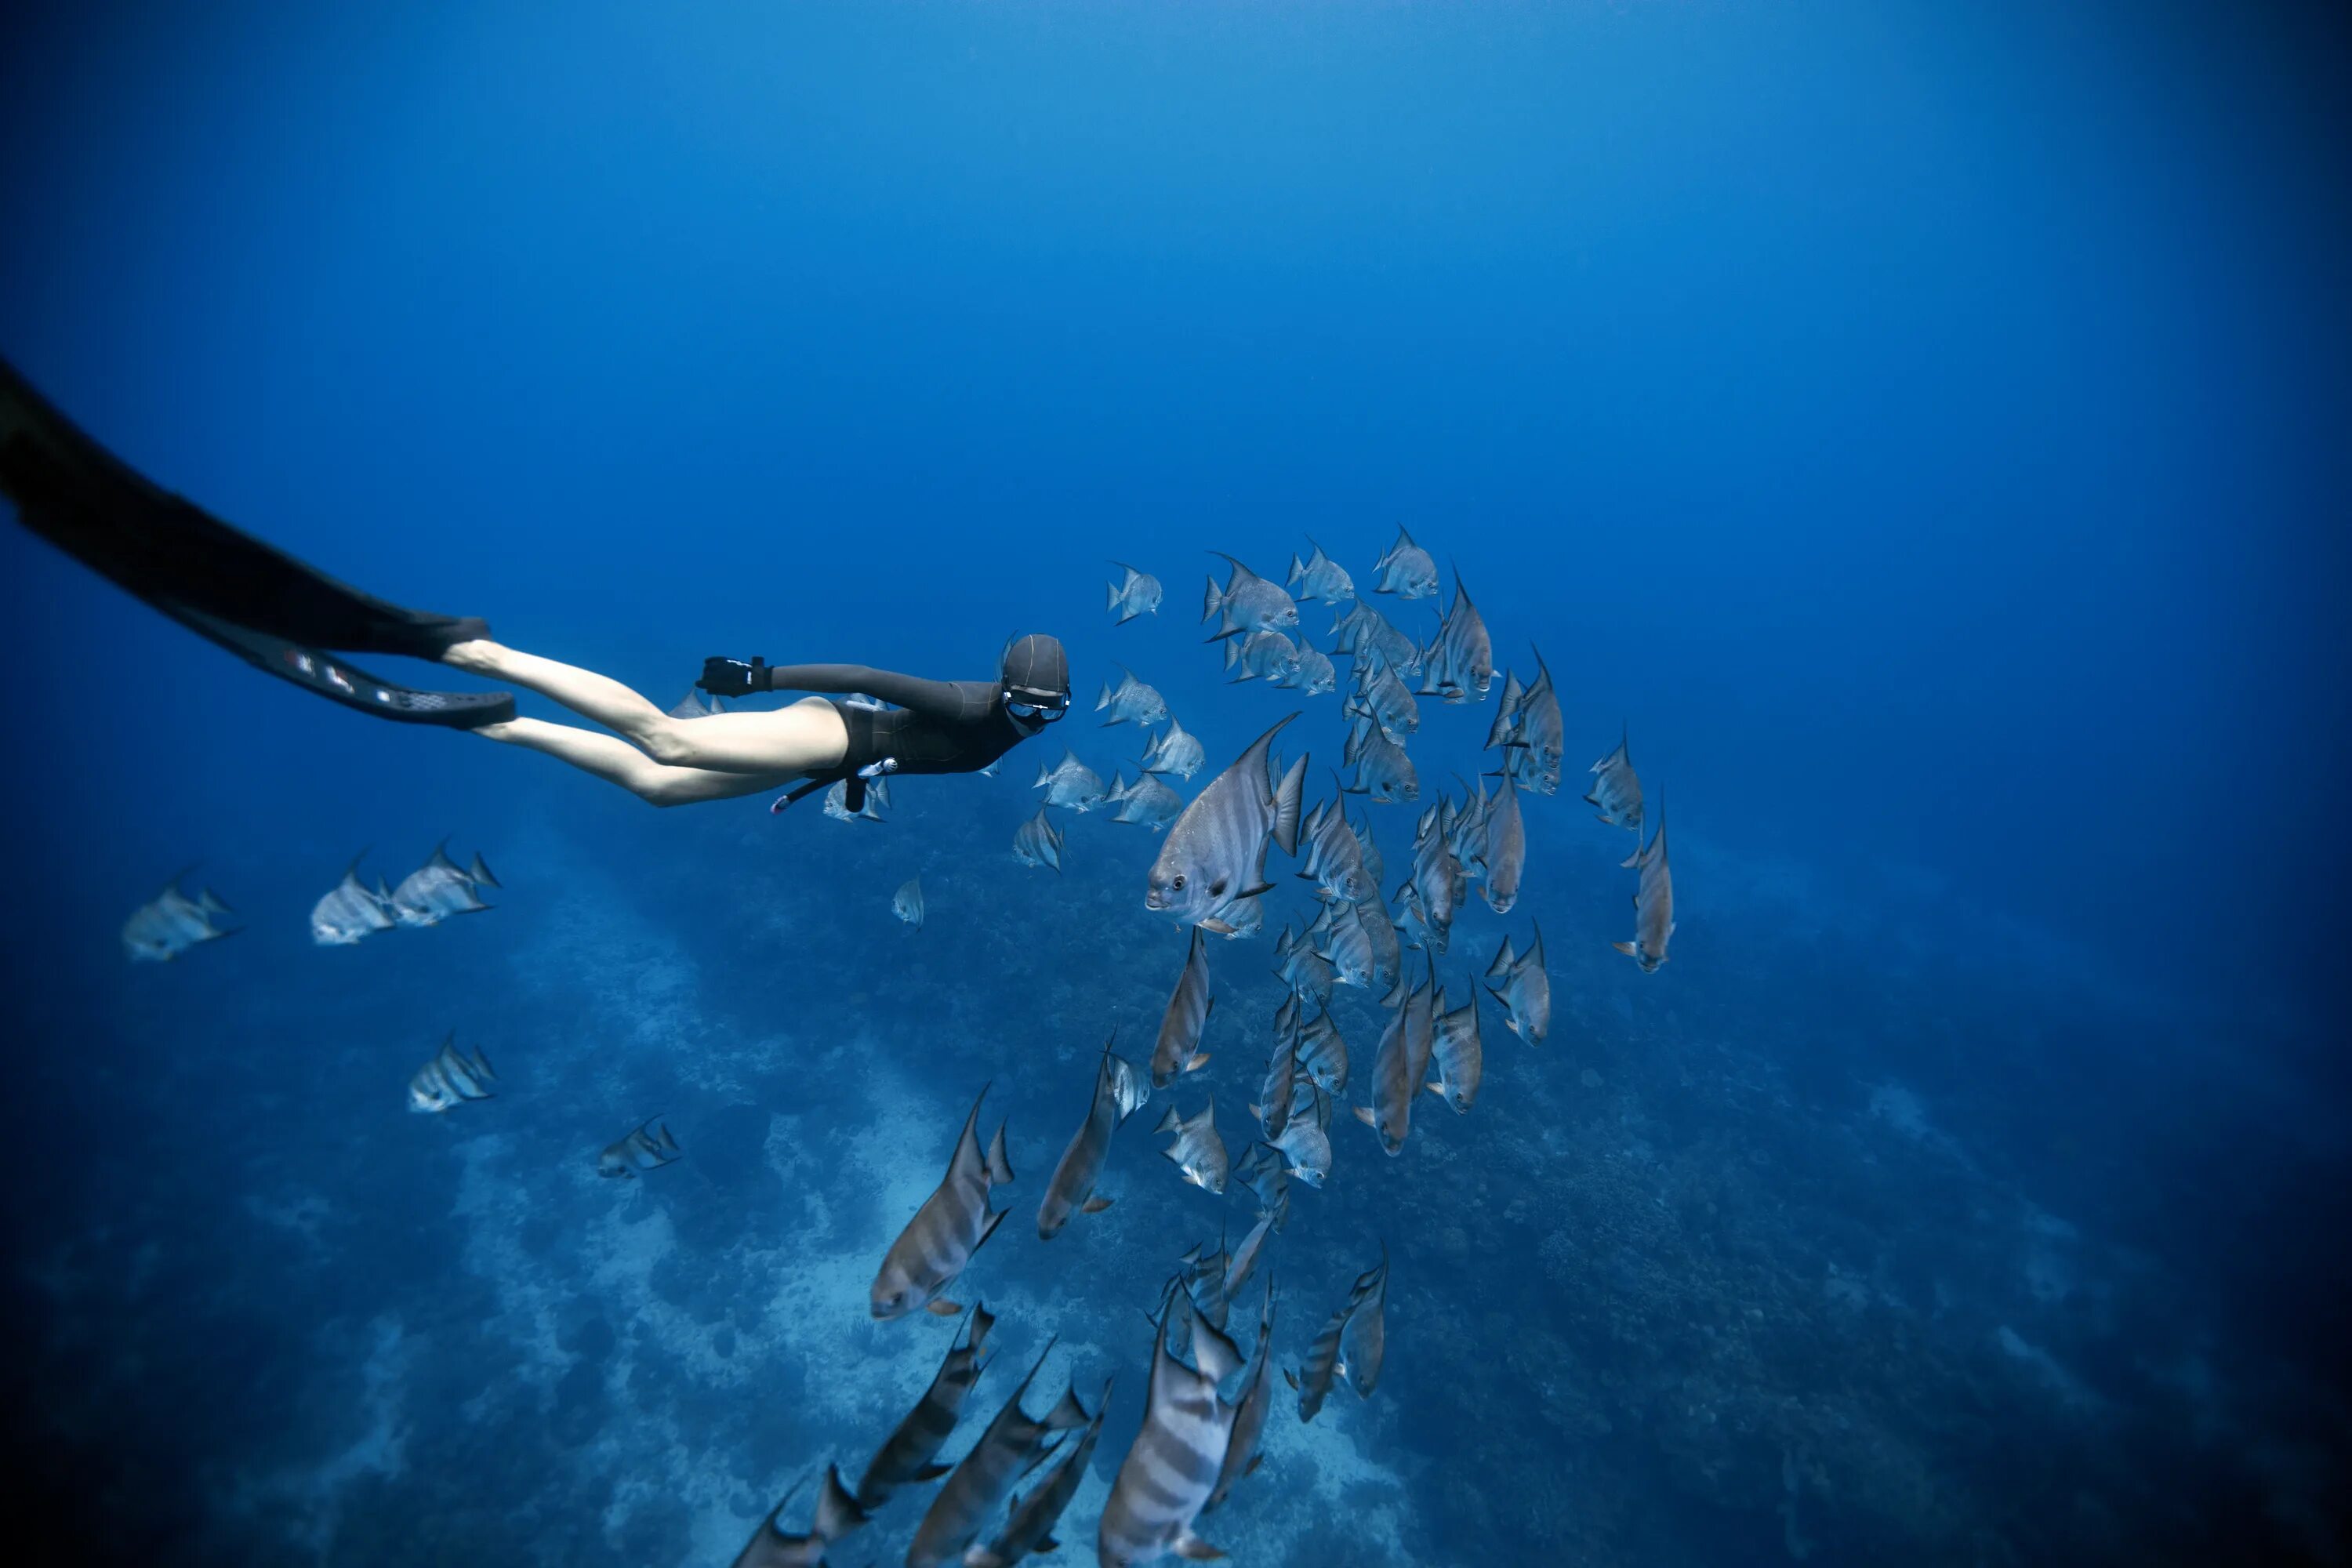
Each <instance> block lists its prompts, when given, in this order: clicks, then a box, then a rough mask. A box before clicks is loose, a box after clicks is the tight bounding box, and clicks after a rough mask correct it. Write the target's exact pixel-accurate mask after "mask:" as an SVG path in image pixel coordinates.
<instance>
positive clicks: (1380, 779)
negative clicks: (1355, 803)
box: [1339, 715, 1421, 805]
mask: <svg viewBox="0 0 2352 1568" xmlns="http://www.w3.org/2000/svg"><path fill="white" fill-rule="evenodd" d="M1342 755H1343V757H1344V759H1345V760H1346V761H1347V762H1348V763H1350V764H1352V765H1353V766H1354V768H1355V770H1356V782H1355V783H1353V784H1341V785H1340V786H1339V787H1340V789H1341V790H1343V791H1345V792H1346V793H1347V794H1349V795H1370V797H1371V798H1372V799H1374V800H1376V801H1379V802H1381V803H1382V804H1383V805H1398V804H1400V803H1410V802H1412V801H1416V800H1419V799H1420V798H1421V775H1420V774H1419V773H1415V772H1414V771H1413V766H1412V758H1411V757H1408V756H1406V755H1405V754H1404V748H1403V747H1402V746H1400V745H1398V744H1397V743H1396V742H1394V741H1391V740H1390V739H1389V738H1388V737H1387V736H1386V735H1383V734H1381V731H1380V728H1379V726H1377V725H1375V724H1374V723H1373V722H1372V721H1370V719H1367V718H1364V717H1362V716H1360V715H1359V716H1358V717H1357V719H1356V721H1355V727H1354V728H1352V729H1350V730H1349V731H1348V749H1347V751H1346V752H1344V753H1342Z"/></svg>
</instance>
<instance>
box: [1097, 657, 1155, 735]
mask: <svg viewBox="0 0 2352 1568" xmlns="http://www.w3.org/2000/svg"><path fill="white" fill-rule="evenodd" d="M1118 676H1119V679H1118V685H1117V686H1106V687H1104V688H1103V689H1102V695H1101V696H1100V697H1097V698H1096V699H1095V711H1096V712H1097V713H1100V712H1102V711H1104V710H1109V713H1110V717H1109V718H1108V719H1106V720H1104V721H1103V722H1104V723H1105V724H1106V725H1108V724H1142V725H1146V726H1149V725H1152V724H1157V723H1159V722H1160V721H1161V720H1162V719H1165V718H1167V717H1168V702H1167V700H1166V699H1165V698H1163V697H1161V696H1160V689H1159V688H1158V687H1156V686H1147V685H1145V684H1144V683H1143V682H1142V681H1140V680H1138V679H1136V678H1135V671H1133V670H1131V669H1129V668H1127V666H1125V665H1123V664H1122V665H1120V666H1119V667H1118Z"/></svg>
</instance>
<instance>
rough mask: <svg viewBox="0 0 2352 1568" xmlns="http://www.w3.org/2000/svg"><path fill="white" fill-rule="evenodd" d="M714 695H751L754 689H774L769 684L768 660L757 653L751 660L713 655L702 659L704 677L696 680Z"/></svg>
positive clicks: (698, 684)
mask: <svg viewBox="0 0 2352 1568" xmlns="http://www.w3.org/2000/svg"><path fill="white" fill-rule="evenodd" d="M695 684H696V685H697V686H699V687H700V688H702V689H704V690H705V691H708V692H709V693H710V694H711V695H712V696H713V697H749V696H750V695H751V693H752V692H754V691H767V690H770V689H772V688H770V686H769V685H768V662H767V660H765V659H763V658H760V657H759V656H758V655H757V654H754V655H753V656H752V657H751V662H749V663H748V664H747V663H745V662H744V661H743V660H742V659H740V658H718V657H717V656H715V655H714V656H713V657H711V658H706V659H704V660H703V661H702V679H700V680H698V681H696V682H695Z"/></svg>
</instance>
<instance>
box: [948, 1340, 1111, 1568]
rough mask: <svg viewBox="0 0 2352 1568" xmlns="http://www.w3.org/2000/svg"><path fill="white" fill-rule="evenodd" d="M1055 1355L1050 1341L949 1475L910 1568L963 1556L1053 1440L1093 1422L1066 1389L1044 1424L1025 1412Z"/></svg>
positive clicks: (1047, 1415) (1049, 1448) (1076, 1397)
mask: <svg viewBox="0 0 2352 1568" xmlns="http://www.w3.org/2000/svg"><path fill="white" fill-rule="evenodd" d="M1053 1353H1054V1342H1053V1341H1052V1340H1047V1341H1046V1342H1045V1350H1044V1351H1043V1352H1040V1353H1039V1355H1038V1357H1037V1363H1036V1365H1034V1366H1032V1367H1031V1368H1030V1369H1029V1375H1028V1376H1027V1377H1024V1378H1023V1379H1022V1380H1021V1386H1020V1387H1018V1388H1016V1389H1014V1390H1013V1397H1012V1398H1010V1399H1008V1400H1006V1401H1005V1402H1004V1407H1003V1409H1001V1410H999V1411H998V1412H997V1413H996V1415H995V1418H994V1419H992V1421H990V1422H989V1424H988V1429H987V1430H986V1431H984V1432H982V1434H981V1435H980V1440H979V1441H978V1442H976V1443H974V1444H972V1446H971V1451H970V1452H969V1453H967V1454H965V1455H964V1457H963V1458H961V1459H959V1460H957V1461H956V1468H954V1469H952V1470H950V1471H949V1472H948V1479H946V1480H945V1481H944V1482H942V1483H940V1490H939V1495H938V1496H936V1497H934V1498H933V1499H931V1506H930V1507H929V1509H928V1510H925V1511H924V1514H923V1521H922V1522H921V1523H920V1524H919V1525H917V1526H916V1527H915V1539H914V1542H912V1544H910V1545H909V1546H908V1548H907V1568H940V1564H941V1563H953V1562H955V1561H956V1560H957V1559H958V1558H960V1557H961V1556H962V1555H963V1554H964V1552H965V1550H966V1549H967V1548H969V1547H970V1546H971V1543H972V1542H974V1541H975V1540H977V1539H978V1538H979V1536H980V1532H981V1531H982V1530H983V1529H985V1528H986V1527H987V1524H988V1520H989V1516H990V1515H991V1514H993V1513H994V1512H995V1511H996V1505H997V1504H999V1503H1001V1502H1003V1500H1004V1495H1005V1494H1006V1493H1007V1492H1009V1491H1011V1490H1012V1489H1013V1483H1015V1482H1016V1481H1018V1480H1020V1479H1021V1478H1022V1477H1023V1476H1024V1475H1026V1474H1028V1473H1029V1471H1030V1470H1031V1469H1032V1468H1034V1467H1035V1466H1036V1464H1037V1463H1038V1461H1040V1460H1041V1459H1043V1458H1045V1456H1046V1455H1047V1454H1048V1453H1050V1452H1051V1451H1052V1447H1053V1442H1054V1435H1055V1433H1057V1432H1068V1431H1073V1430H1075V1429H1076V1428H1077V1427H1080V1426H1086V1425H1087V1424H1088V1423H1089V1422H1091V1421H1092V1420H1093V1419H1094V1417H1092V1416H1090V1415H1087V1412H1086V1407H1085V1406H1084V1405H1080V1404H1079V1403H1078V1396H1077V1394H1076V1393H1074V1392H1072V1391H1070V1390H1068V1389H1065V1390H1063V1392H1062V1397H1061V1401H1060V1402H1059V1403H1058V1404H1056V1405H1055V1406H1054V1408H1053V1409H1052V1410H1050V1411H1048V1412H1047V1413H1046V1415H1045V1418H1044V1419H1042V1420H1040V1419H1037V1418H1035V1417H1034V1416H1032V1415H1029V1414H1028V1412H1026V1411H1024V1410H1023V1409H1022V1408H1021V1400H1022V1397H1023V1396H1024V1395H1025V1394H1027V1393H1028V1392H1029V1384H1030V1383H1031V1382H1032V1381H1033V1380H1034V1378H1035V1377H1036V1375H1037V1373H1038V1370H1039V1369H1040V1368H1042V1367H1043V1366H1044V1365H1045V1357H1046V1356H1049V1355H1051V1354H1053Z"/></svg>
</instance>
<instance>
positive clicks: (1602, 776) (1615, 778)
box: [1584, 731, 1642, 843]
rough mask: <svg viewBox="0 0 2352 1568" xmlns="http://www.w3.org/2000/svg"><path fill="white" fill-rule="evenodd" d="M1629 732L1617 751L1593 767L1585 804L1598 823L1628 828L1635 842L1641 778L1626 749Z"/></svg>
mask: <svg viewBox="0 0 2352 1568" xmlns="http://www.w3.org/2000/svg"><path fill="white" fill-rule="evenodd" d="M1631 741H1632V734H1631V732H1630V731H1627V732H1624V733H1621V734H1620V735H1619V736H1618V738H1617V749H1616V750H1615V751H1613V752H1610V753H1609V754H1608V755H1607V756H1605V757H1603V758H1601V760H1600V761H1599V762H1597V763H1593V764H1592V773H1593V780H1592V789H1591V793H1590V794H1588V795H1585V797H1584V804H1585V805H1589V806H1591V807H1592V808H1593V810H1594V812H1595V813H1596V814H1597V815H1598V816H1600V818H1601V821H1603V822H1605V823H1607V824H1608V825H1609V826H1612V827H1630V828H1632V829H1633V834H1634V839H1635V842H1636V843H1639V842H1640V838H1641V833H1642V779H1641V775H1640V774H1638V773H1634V771H1633V756H1632V754H1631V752H1628V750H1627V747H1628V745H1629V744H1630V742H1631Z"/></svg>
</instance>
